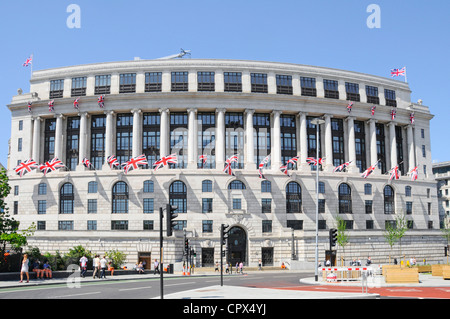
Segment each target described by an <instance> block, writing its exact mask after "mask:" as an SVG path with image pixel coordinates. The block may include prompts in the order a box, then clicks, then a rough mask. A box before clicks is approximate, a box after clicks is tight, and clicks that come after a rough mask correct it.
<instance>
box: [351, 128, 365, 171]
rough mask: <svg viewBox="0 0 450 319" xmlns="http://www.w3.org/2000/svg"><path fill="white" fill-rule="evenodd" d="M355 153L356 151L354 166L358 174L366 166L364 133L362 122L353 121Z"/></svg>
mask: <svg viewBox="0 0 450 319" xmlns="http://www.w3.org/2000/svg"><path fill="white" fill-rule="evenodd" d="M354 126H355V151H356V166H357V167H358V168H359V172H360V173H362V172H364V170H365V169H366V168H367V167H366V166H367V164H366V133H365V126H364V122H363V121H355V123H354Z"/></svg>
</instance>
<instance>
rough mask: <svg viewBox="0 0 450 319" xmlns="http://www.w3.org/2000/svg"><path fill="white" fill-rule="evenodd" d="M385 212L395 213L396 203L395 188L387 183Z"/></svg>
mask: <svg viewBox="0 0 450 319" xmlns="http://www.w3.org/2000/svg"><path fill="white" fill-rule="evenodd" d="M383 193H384V213H385V214H394V213H395V203H394V195H395V194H394V189H393V188H392V187H391V186H389V185H386V186H385V187H384V192H383Z"/></svg>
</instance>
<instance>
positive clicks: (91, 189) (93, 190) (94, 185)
mask: <svg viewBox="0 0 450 319" xmlns="http://www.w3.org/2000/svg"><path fill="white" fill-rule="evenodd" d="M88 193H90V194H92V193H97V182H94V181H93V182H89V183H88Z"/></svg>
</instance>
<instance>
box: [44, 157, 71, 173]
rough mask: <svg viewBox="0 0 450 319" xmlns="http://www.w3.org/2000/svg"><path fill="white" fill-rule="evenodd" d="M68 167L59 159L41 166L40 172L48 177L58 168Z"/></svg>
mask: <svg viewBox="0 0 450 319" xmlns="http://www.w3.org/2000/svg"><path fill="white" fill-rule="evenodd" d="M64 167H66V166H65V165H64V164H63V162H62V161H61V160H59V159H58V158H57V157H55V158H53V159H52V160H51V161H48V162H45V164H41V165H39V170H40V171H41V172H43V173H44V175H46V174H47V173H49V172H53V171H56V170H57V169H58V168H64Z"/></svg>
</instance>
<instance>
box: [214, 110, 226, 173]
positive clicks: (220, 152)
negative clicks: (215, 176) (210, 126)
mask: <svg viewBox="0 0 450 319" xmlns="http://www.w3.org/2000/svg"><path fill="white" fill-rule="evenodd" d="M225 112H226V109H217V110H216V113H217V124H216V150H215V151H216V169H220V170H221V169H223V165H224V163H225Z"/></svg>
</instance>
